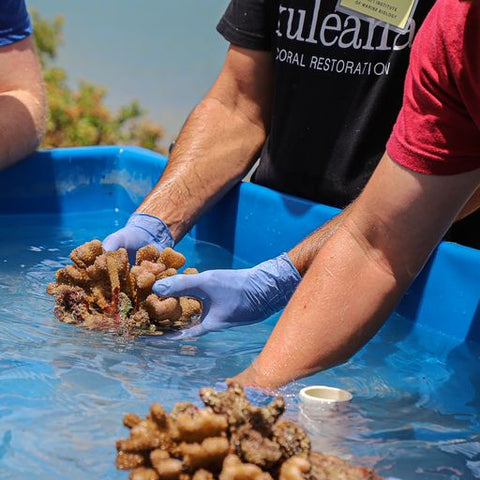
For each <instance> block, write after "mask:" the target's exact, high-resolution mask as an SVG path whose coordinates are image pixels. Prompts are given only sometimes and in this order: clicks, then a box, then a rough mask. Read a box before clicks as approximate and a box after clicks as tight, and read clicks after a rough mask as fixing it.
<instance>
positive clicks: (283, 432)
mask: <svg viewBox="0 0 480 480" xmlns="http://www.w3.org/2000/svg"><path fill="white" fill-rule="evenodd" d="M200 398H201V399H202V400H203V403H204V404H205V406H206V408H203V409H201V408H199V407H197V406H196V405H194V404H192V403H188V402H183V403H177V404H176V405H175V406H174V408H173V410H172V411H171V412H170V414H167V413H166V412H165V410H164V409H163V407H162V406H161V405H159V404H153V405H152V406H151V407H150V413H149V414H148V416H147V417H146V418H145V419H143V420H142V419H141V418H140V417H138V416H137V415H136V414H132V413H130V414H127V415H125V417H124V419H123V423H124V425H125V426H126V427H128V428H129V429H130V436H129V438H126V439H121V440H118V441H117V459H116V466H117V468H118V469H121V470H131V473H130V476H129V479H130V480H216V479H218V480H277V479H278V480H381V477H379V476H377V475H376V474H375V472H374V471H373V470H372V469H370V468H366V467H358V466H351V465H349V464H347V463H346V462H345V461H343V460H341V459H340V458H338V457H334V456H330V455H323V454H320V453H317V452H312V451H311V450H310V439H309V437H308V436H307V434H306V433H305V432H304V431H303V429H302V428H301V427H300V426H298V425H296V424H295V423H292V422H289V421H286V420H279V417H280V416H281V415H282V413H283V411H284V409H285V402H284V400H283V399H282V398H281V397H277V398H275V399H274V400H273V401H272V402H271V403H270V404H269V405H267V406H266V407H263V408H261V407H257V406H253V405H251V404H250V402H249V401H248V400H247V398H246V396H245V392H244V390H243V389H242V388H241V387H240V386H238V385H235V384H231V385H229V386H228V388H227V390H225V391H224V392H221V393H217V392H216V391H214V390H212V389H211V388H203V389H201V390H200Z"/></svg>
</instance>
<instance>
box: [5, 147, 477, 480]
mask: <svg viewBox="0 0 480 480" xmlns="http://www.w3.org/2000/svg"><path fill="white" fill-rule="evenodd" d="M166 161H167V160H166V158H165V157H163V156H161V155H158V154H154V153H152V152H150V151H147V150H144V149H140V148H135V147H95V148H93V147H92V148H90V147H89V148H70V149H58V150H51V151H41V152H38V153H36V154H35V155H33V156H32V157H30V158H28V159H27V160H25V161H24V162H22V163H20V164H18V165H16V166H14V167H13V168H11V169H9V170H7V171H4V172H1V173H0V234H1V235H3V242H4V244H5V245H7V247H5V246H2V248H3V249H2V250H1V251H0V292H1V295H0V349H1V350H0V478H2V480H3V479H8V480H9V479H14V478H15V479H23V478H25V479H26V478H28V479H29V480H35V479H37V478H38V479H42V480H49V479H57V478H58V479H60V478H65V477H68V478H72V479H84V478H96V479H100V478H102V479H103V478H105V479H106V478H108V479H110V480H111V479H115V478H118V479H122V478H126V475H125V474H124V473H122V472H117V471H115V468H114V466H113V465H114V456H115V452H114V444H115V439H117V438H119V437H121V436H124V435H125V434H126V432H124V431H122V426H121V415H122V414H123V413H125V412H126V411H136V413H138V414H145V413H146V412H147V410H148V406H149V405H150V404H151V403H153V401H159V402H160V403H164V404H165V406H166V407H167V408H168V407H171V406H172V404H173V402H176V401H181V400H182V401H183V400H188V401H193V400H194V399H195V394H196V389H197V388H198V387H201V386H205V383H206V382H208V383H210V384H214V383H215V382H216V381H218V380H222V375H226V376H228V375H232V374H234V373H235V372H238V371H239V370H240V369H242V368H244V367H245V366H246V365H248V363H249V362H250V361H251V359H252V358H254V356H255V355H256V354H257V353H258V352H259V350H260V349H261V347H262V345H263V343H264V341H265V339H266V338H267V337H268V334H269V332H270V331H271V328H273V325H274V323H275V321H276V318H278V316H276V317H274V318H272V319H269V320H268V321H266V322H263V323H262V324H259V325H258V326H255V327H254V328H252V327H241V328H239V329H232V330H230V331H229V332H228V333H222V332H220V333H214V334H209V335H206V336H205V337H202V338H201V339H199V340H198V341H196V342H195V341H193V342H188V341H186V342H181V343H180V344H176V343H175V344H174V343H171V342H170V343H168V342H165V341H163V340H161V339H155V338H153V339H145V338H143V339H138V340H136V341H135V342H132V343H129V342H127V343H122V341H120V340H117V339H112V338H108V336H106V335H102V334H100V333H97V332H84V331H81V330H80V329H77V328H75V327H72V326H70V325H65V324H59V322H58V321H57V320H56V319H55V318H54V317H53V314H52V313H51V312H52V310H53V299H52V298H50V297H48V296H47V295H46V294H45V286H46V284H47V283H48V281H51V280H52V279H53V275H54V272H55V269H56V268H59V267H60V266H62V265H64V264H65V263H67V262H68V258H67V255H68V252H69V251H70V249H71V248H73V247H74V246H76V245H78V244H80V243H83V242H85V241H88V240H90V239H92V238H94V237H96V236H97V233H98V232H100V231H102V234H105V233H108V231H113V229H114V228H117V227H119V226H121V225H123V223H124V222H125V220H126V219H127V218H128V216H129V214H130V213H131V212H132V211H133V210H134V209H135V207H136V206H137V205H138V204H139V203H140V202H141V200H142V199H143V197H144V196H145V195H146V194H147V193H148V192H149V191H150V190H151V188H152V187H153V186H154V185H155V183H156V182H157V180H158V178H159V176H160V174H161V172H162V171H163V169H164V167H165V165H166ZM336 213H337V210H336V209H334V208H330V207H327V206H324V205H318V204H315V203H312V202H309V201H305V200H302V199H299V198H295V197H292V196H288V195H282V194H279V193H277V192H274V191H272V190H269V189H267V188H264V187H260V186H257V185H254V184H251V183H242V184H241V185H240V186H239V187H238V188H235V189H234V190H233V191H231V192H230V193H229V194H228V195H227V196H226V197H224V198H223V199H222V200H221V201H220V202H219V204H218V205H216V206H215V207H214V208H213V209H212V210H211V211H210V212H208V213H207V214H206V215H204V217H203V218H201V220H200V221H199V222H198V224H197V225H196V226H195V227H194V228H193V230H192V231H191V232H190V234H189V235H188V236H187V238H186V239H185V240H182V242H181V244H180V245H179V248H184V249H186V251H187V255H186V256H187V262H188V258H189V255H190V253H191V252H194V246H192V245H194V244H196V243H198V244H201V245H203V246H204V247H205V248H206V249H207V250H208V248H219V249H218V250H214V254H215V255H217V253H215V252H218V255H219V260H218V262H217V265H216V266H218V265H220V266H222V267H235V268H236V267H238V266H241V265H249V264H250V265H251V264H255V263H258V262H260V261H263V260H265V259H267V258H271V257H273V256H275V255H277V254H279V253H281V252H282V251H286V250H288V249H290V248H291V247H292V246H293V245H294V244H295V243H297V242H298V241H300V240H301V239H302V238H304V237H305V236H306V235H307V234H308V233H310V232H311V231H312V230H314V229H315V228H317V227H318V226H319V225H321V224H323V223H324V222H325V221H327V220H328V219H330V218H331V217H332V216H333V215H335V214H336ZM83 217H85V218H86V219H87V220H85V225H84V226H82V222H83ZM41 227H44V228H50V229H51V232H52V238H53V236H54V235H57V236H58V238H59V239H60V240H59V241H58V243H59V244H61V245H55V244H50V243H49V242H48V241H45V236H44V237H42V239H41V240H38V238H37V237H36V236H37V234H38V231H39V229H41ZM29 235H30V236H31V238H27V239H25V237H28V236H29ZM55 241H56V240H55ZM16 242H19V244H22V247H21V250H22V252H20V253H18V252H17V251H16V249H15V243H16ZM22 242H23V243H22ZM42 242H43V243H42ZM40 243H41V244H40ZM0 246H1V244H0ZM57 247H58V248H57ZM202 248H203V247H202ZM57 250H58V254H57ZM202 251H203V250H202ZM222 252H223V253H222ZM225 252H226V253H225ZM17 254H18V255H19V257H18V258H19V259H18V261H16V258H15V256H16V255H17ZM220 257H221V258H220ZM20 258H21V259H20ZM2 259H3V260H2ZM191 266H197V265H191ZM206 267H207V268H208V267H209V265H206ZM201 269H202V268H201ZM19 271H20V274H19V275H17V273H18V272H19ZM22 272H23V273H22ZM12 278H13V280H12ZM479 287H480V251H477V250H473V249H470V248H467V247H463V246H459V245H455V244H452V243H448V242H444V243H442V244H441V245H440V246H439V247H438V248H437V250H436V251H435V254H434V255H433V256H432V258H431V259H430V261H429V263H428V265H427V266H426V267H425V269H424V270H423V272H422V274H421V275H420V276H419V277H418V279H417V280H416V281H415V283H414V284H413V285H412V287H411V288H410V289H409V291H408V292H407V294H406V295H405V296H404V298H403V299H402V301H401V302H400V304H399V306H398V308H397V311H396V315H394V318H393V319H390V320H389V321H388V322H387V324H386V326H385V327H384V329H382V332H380V334H379V335H378V336H377V337H376V338H375V339H374V340H372V342H370V344H369V345H367V346H366V347H365V348H364V349H363V350H362V351H361V352H359V353H358V354H357V355H356V356H355V357H354V359H353V360H352V362H350V363H349V364H348V365H347V366H345V367H344V366H340V367H337V368H336V369H332V371H329V372H321V373H320V374H317V375H316V376H314V377H312V378H309V379H304V380H302V381H301V382H297V383H294V384H293V385H291V386H290V387H289V388H288V387H287V388H286V390H285V394H286V396H287V400H288V404H289V409H290V410H291V412H290V413H291V414H292V415H293V414H295V412H297V410H296V401H295V394H296V392H298V390H299V388H300V387H302V386H304V385H305V384H314V383H327V384H328V383H330V384H332V385H333V386H339V387H342V388H347V389H348V390H350V391H352V393H353V394H354V401H353V402H352V403H351V407H349V408H351V410H350V411H348V412H346V413H345V416H343V417H341V418H340V419H335V420H334V421H333V423H332V421H329V422H330V423H329V422H327V421H326V423H323V424H322V425H320V427H321V428H320V429H318V428H317V427H318V426H313V427H312V426H310V427H312V431H313V434H314V435H315V434H316V435H317V436H318V438H317V440H318V442H317V445H320V446H319V447H318V448H325V449H326V450H328V451H329V452H330V453H334V454H339V455H345V456H347V457H348V458H349V459H350V460H352V461H354V462H355V463H367V464H370V465H372V466H375V467H376V468H377V469H379V471H380V472H381V473H382V474H384V475H385V476H387V475H393V476H397V477H401V478H403V479H404V480H412V479H414V478H415V479H417V478H418V479H425V480H426V479H428V480H433V479H437V478H438V479H444V478H448V479H452V480H453V479H457V478H462V480H463V479H467V478H480V435H479V433H478V432H479V430H480V428H479V426H480V415H479V405H480V363H479V358H480V347H479V345H478V342H479V340H480V301H479V300H480V288H479ZM22 295H26V296H30V298H33V299H34V302H36V306H37V307H38V312H40V314H39V315H40V316H39V317H36V316H35V315H36V314H38V312H35V311H33V312H31V311H30V310H22V305H20V304H19V305H18V306H17V307H14V308H13V307H10V306H9V305H3V304H2V302H1V299H2V296H3V298H4V299H7V302H10V303H11V304H12V305H13V304H15V302H17V301H18V299H21V298H22ZM9 323H10V324H15V328H17V327H18V332H19V333H18V334H17V330H16V329H10V330H9V328H8V324H9ZM23 329H25V331H23ZM22 335H24V338H23V339H22ZM412 339H413V340H412ZM2 342H3V343H2ZM162 342H164V343H162ZM20 349H24V352H22V353H20V352H19V350H20ZM37 352H38V353H37ZM462 362H463V363H462ZM179 366H180V367H179ZM394 384H395V385H397V386H398V390H397V391H396V392H395V394H393V393H392V387H391V385H394ZM70 404H75V405H76V406H78V412H76V413H72V411H71V407H70ZM49 406H51V408H50V407H49ZM67 407H68V408H67ZM49 408H50V410H49ZM76 408H77V407H76ZM426 412H428V415H427V413H426ZM297 413H298V412H297ZM77 414H78V415H79V416H78V417H77V416H76V415H77ZM445 418H448V420H447V421H446V423H445V422H444V419H445ZM330 420H331V419H330ZM392 452H397V454H392ZM391 455H396V456H395V458H393V459H392V458H391Z"/></svg>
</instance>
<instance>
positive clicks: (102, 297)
mask: <svg viewBox="0 0 480 480" xmlns="http://www.w3.org/2000/svg"><path fill="white" fill-rule="evenodd" d="M70 259H71V260H72V262H73V264H72V265H67V266H65V267H64V268H61V269H59V270H58V271H57V273H56V280H55V282H52V283H50V284H49V285H48V287H47V293H49V294H50V295H53V296H54V297H55V303H56V305H55V315H56V317H57V318H58V319H59V320H61V321H62V322H66V323H73V324H75V325H79V326H82V327H86V328H88V329H94V330H102V331H109V332H115V333H119V334H130V335H162V334H163V333H165V332H166V331H174V330H179V329H183V328H186V327H190V326H192V325H194V324H195V323H196V322H198V319H199V317H200V314H201V311H202V306H201V303H200V302H199V301H198V300H196V299H194V298H189V297H180V298H176V297H167V298H163V297H158V296H157V295H155V294H154V293H152V286H153V284H154V283H155V282H156V281H157V280H160V279H161V278H164V277H167V276H171V275H188V274H192V273H198V272H197V270H196V269H194V268H186V269H185V270H184V271H183V273H181V274H179V273H178V269H180V268H182V267H183V266H184V265H185V257H184V256H183V255H182V254H181V253H179V252H177V251H175V250H173V249H171V248H165V249H164V250H162V251H161V252H160V251H158V249H157V248H156V247H154V246H153V245H147V246H145V247H142V248H140V249H139V250H138V251H137V255H136V261H135V265H133V266H132V267H131V268H130V265H129V262H128V254H127V251H126V250H125V249H124V248H120V249H118V250H116V251H114V252H106V251H105V250H104V249H103V247H102V243H101V242H100V241H99V240H92V241H91V242H87V243H84V244H83V245H80V246H79V247H77V248H75V249H74V250H73V251H72V252H71V253H70Z"/></svg>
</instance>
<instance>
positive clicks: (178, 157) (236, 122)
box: [138, 98, 265, 241]
mask: <svg viewBox="0 0 480 480" xmlns="http://www.w3.org/2000/svg"><path fill="white" fill-rule="evenodd" d="M264 140H265V133H264V130H263V129H262V128H260V127H258V126H256V125H254V124H252V123H251V122H249V121H248V120H247V119H245V118H243V117H242V116H241V115H239V114H236V113H235V112H232V111H231V110H230V109H229V108H228V107H226V106H225V105H223V104H222V103H221V102H219V101H218V100H216V99H211V98H207V99H206V100H204V101H203V102H202V103H201V104H200V105H199V106H198V107H197V108H196V109H195V110H194V111H193V112H192V114H191V115H190V117H189V118H188V120H187V122H186V124H185V126H184V128H183V129H182V132H181V134H180V135H179V138H178V140H177V142H176V144H175V148H174V149H173V152H172V155H171V157H170V159H169V162H168V164H167V167H166V169H165V172H164V173H163V175H162V178H161V179H160V181H159V183H158V184H157V186H156V187H155V189H154V190H153V191H152V192H151V193H150V194H149V195H148V197H147V198H146V199H145V200H144V201H143V203H142V204H141V205H140V207H139V208H138V211H140V212H144V213H150V214H152V215H156V216H158V217H160V218H162V220H163V221H164V222H165V223H166V224H167V225H168V226H169V228H170V230H171V232H172V235H173V237H174V238H175V239H176V240H177V241H178V240H179V239H180V238H181V237H182V236H183V235H184V234H185V233H186V232H187V231H188V229H189V228H190V227H191V226H192V225H193V224H194V223H195V221H196V219H197V218H198V217H199V216H200V215H201V214H202V213H203V212H204V211H205V210H206V209H207V208H208V207H209V206H210V205H212V203H214V202H215V201H217V200H218V199H219V198H220V197H221V196H222V195H223V194H224V193H225V192H226V191H228V190H229V189H230V188H231V187H232V186H233V185H234V184H235V183H236V182H238V181H239V180H240V179H241V178H242V176H243V175H244V174H245V173H246V171H247V170H248V169H249V167H250V166H251V165H252V163H253V162H254V160H255V156H256V154H257V153H258V151H259V149H260V147H261V145H262V144H263V142H264Z"/></svg>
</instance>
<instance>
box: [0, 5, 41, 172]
mask: <svg viewBox="0 0 480 480" xmlns="http://www.w3.org/2000/svg"><path fill="white" fill-rule="evenodd" d="M45 113H46V104H45V93H44V87H43V80H42V74H41V70H40V65H39V62H38V58H37V55H36V52H35V46H34V42H33V39H32V24H31V21H30V17H29V15H28V12H27V9H26V6H25V2H24V1H23V0H2V1H1V2H0V169H4V168H7V167H9V166H11V165H13V164H14V163H16V162H18V161H19V160H21V159H23V158H24V157H26V156H27V155H28V154H30V153H32V152H33V151H34V150H35V149H36V148H37V147H38V145H39V143H40V141H41V138H42V135H43V133H44V128H45Z"/></svg>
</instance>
